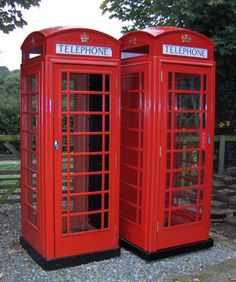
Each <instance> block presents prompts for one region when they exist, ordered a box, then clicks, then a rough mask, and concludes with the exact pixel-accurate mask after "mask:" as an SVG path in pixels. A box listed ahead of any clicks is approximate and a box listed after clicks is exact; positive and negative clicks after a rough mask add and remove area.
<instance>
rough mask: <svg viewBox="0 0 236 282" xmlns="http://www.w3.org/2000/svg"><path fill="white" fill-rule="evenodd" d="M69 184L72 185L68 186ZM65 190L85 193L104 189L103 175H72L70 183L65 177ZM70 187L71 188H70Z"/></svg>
mask: <svg viewBox="0 0 236 282" xmlns="http://www.w3.org/2000/svg"><path fill="white" fill-rule="evenodd" d="M68 184H69V186H70V187H68ZM63 185H64V187H63V191H64V192H65V193H67V192H68V193H83V192H95V191H102V175H101V174H94V175H80V176H70V178H69V183H67V178H66V177H63ZM68 188H69V189H68Z"/></svg>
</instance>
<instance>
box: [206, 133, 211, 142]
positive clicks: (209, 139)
mask: <svg viewBox="0 0 236 282" xmlns="http://www.w3.org/2000/svg"><path fill="white" fill-rule="evenodd" d="M207 144H208V145H210V144H211V135H210V134H208V136H207Z"/></svg>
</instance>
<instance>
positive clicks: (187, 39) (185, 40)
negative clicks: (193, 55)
mask: <svg viewBox="0 0 236 282" xmlns="http://www.w3.org/2000/svg"><path fill="white" fill-rule="evenodd" d="M181 39H182V42H183V43H191V41H192V38H191V36H190V35H188V34H184V35H182V37H181Z"/></svg>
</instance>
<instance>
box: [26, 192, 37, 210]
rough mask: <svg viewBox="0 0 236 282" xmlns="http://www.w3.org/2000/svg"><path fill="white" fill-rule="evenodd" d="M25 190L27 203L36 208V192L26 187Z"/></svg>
mask: <svg viewBox="0 0 236 282" xmlns="http://www.w3.org/2000/svg"><path fill="white" fill-rule="evenodd" d="M26 191H27V193H26V201H27V203H28V204H30V205H31V206H32V207H33V208H36V206H37V194H36V192H35V191H32V190H29V189H27V190H26Z"/></svg>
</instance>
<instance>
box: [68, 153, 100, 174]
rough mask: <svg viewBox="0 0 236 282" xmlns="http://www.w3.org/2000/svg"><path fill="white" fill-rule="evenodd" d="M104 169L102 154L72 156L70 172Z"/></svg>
mask: <svg viewBox="0 0 236 282" xmlns="http://www.w3.org/2000/svg"><path fill="white" fill-rule="evenodd" d="M101 170H102V155H93V156H76V157H70V172H73V173H79V172H91V171H101Z"/></svg>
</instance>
